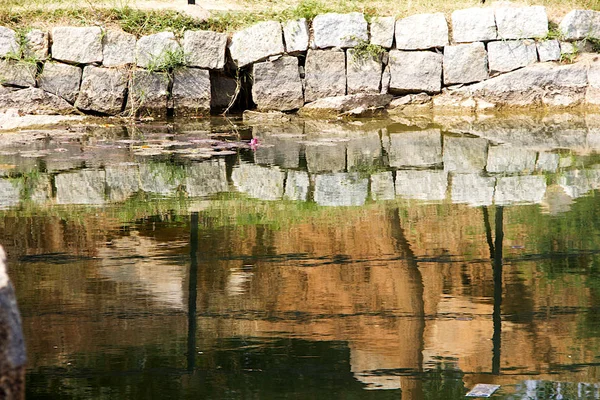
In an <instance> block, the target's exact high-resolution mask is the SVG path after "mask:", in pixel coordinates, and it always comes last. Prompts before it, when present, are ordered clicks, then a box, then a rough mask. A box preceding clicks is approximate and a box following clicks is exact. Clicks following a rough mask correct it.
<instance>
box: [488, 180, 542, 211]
mask: <svg viewBox="0 0 600 400" xmlns="http://www.w3.org/2000/svg"><path fill="white" fill-rule="evenodd" d="M545 194H546V177H544V176H543V175H530V176H504V177H499V178H498V180H497V181H496V193H495V195H494V201H495V203H496V205H509V204H513V203H534V204H537V203H541V202H542V199H543V198H544V195H545Z"/></svg>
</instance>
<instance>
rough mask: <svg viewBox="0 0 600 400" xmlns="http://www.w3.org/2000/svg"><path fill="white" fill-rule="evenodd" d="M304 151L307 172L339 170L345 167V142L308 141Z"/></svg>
mask: <svg viewBox="0 0 600 400" xmlns="http://www.w3.org/2000/svg"><path fill="white" fill-rule="evenodd" d="M304 151H305V155H306V164H307V166H308V172H311V173H315V172H341V171H344V170H345V169H346V146H345V143H343V144H340V143H328V142H322V143H318V142H309V143H307V144H306V147H305V150H304Z"/></svg>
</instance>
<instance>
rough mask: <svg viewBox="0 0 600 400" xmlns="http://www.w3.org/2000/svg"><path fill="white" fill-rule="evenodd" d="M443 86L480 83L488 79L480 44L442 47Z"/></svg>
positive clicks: (485, 57)
mask: <svg viewBox="0 0 600 400" xmlns="http://www.w3.org/2000/svg"><path fill="white" fill-rule="evenodd" d="M443 65H444V84H445V85H453V84H457V83H473V82H480V81H483V80H485V79H487V78H488V77H489V73H488V58H487V52H486V51H485V46H484V45H483V43H481V42H476V43H468V44H459V45H456V46H446V47H444V62H443Z"/></svg>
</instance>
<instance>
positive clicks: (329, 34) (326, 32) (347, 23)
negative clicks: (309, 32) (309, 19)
mask: <svg viewBox="0 0 600 400" xmlns="http://www.w3.org/2000/svg"><path fill="white" fill-rule="evenodd" d="M312 28H313V33H314V44H315V46H316V47H317V48H319V49H326V48H328V47H343V48H347V47H354V46H356V45H357V44H358V43H359V41H360V40H369V35H368V33H367V20H365V17H364V15H363V14H361V13H357V12H353V13H349V14H336V13H329V14H321V15H317V16H316V17H315V18H314V19H313V23H312Z"/></svg>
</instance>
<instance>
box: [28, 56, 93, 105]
mask: <svg viewBox="0 0 600 400" xmlns="http://www.w3.org/2000/svg"><path fill="white" fill-rule="evenodd" d="M81 74H82V70H81V68H79V67H76V66H74V65H68V64H62V63H53V62H46V63H45V64H44V70H43V71H42V73H41V75H40V77H39V80H38V82H39V86H40V88H41V89H44V90H45V91H46V92H50V93H54V94H55V95H57V96H60V97H62V98H63V99H65V100H67V101H68V102H69V103H71V104H73V103H75V100H77V96H78V95H79V85H80V84H81Z"/></svg>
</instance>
